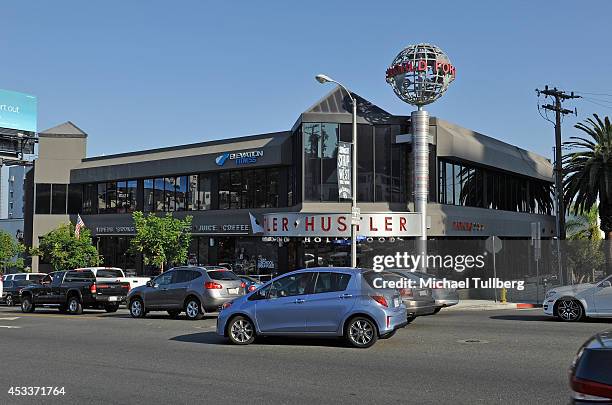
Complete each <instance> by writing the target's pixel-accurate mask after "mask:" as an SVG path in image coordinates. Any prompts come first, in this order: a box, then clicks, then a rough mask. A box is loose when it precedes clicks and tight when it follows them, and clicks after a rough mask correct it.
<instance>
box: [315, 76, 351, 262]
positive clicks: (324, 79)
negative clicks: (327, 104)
mask: <svg viewBox="0 0 612 405" xmlns="http://www.w3.org/2000/svg"><path fill="white" fill-rule="evenodd" d="M315 79H316V80H317V81H318V82H319V83H321V84H324V83H336V84H337V85H338V86H340V87H341V88H342V89H344V91H346V93H347V94H348V96H349V98H350V99H351V104H352V105H353V155H352V158H351V166H352V174H351V183H352V185H351V189H352V190H351V197H352V201H351V267H357V224H358V223H359V211H358V210H357V100H356V99H355V97H353V95H352V94H351V92H350V91H349V90H348V89H347V88H346V87H344V85H342V83H340V82H337V81H335V80H334V79H332V78H331V77H329V76H326V75H323V74H318V75H316V76H315Z"/></svg>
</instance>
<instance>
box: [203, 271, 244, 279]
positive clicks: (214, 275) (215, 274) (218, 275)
mask: <svg viewBox="0 0 612 405" xmlns="http://www.w3.org/2000/svg"><path fill="white" fill-rule="evenodd" d="M206 274H208V277H210V278H211V279H213V280H239V278H238V276H237V275H236V274H234V273H233V272H231V271H229V270H212V271H207V272H206Z"/></svg>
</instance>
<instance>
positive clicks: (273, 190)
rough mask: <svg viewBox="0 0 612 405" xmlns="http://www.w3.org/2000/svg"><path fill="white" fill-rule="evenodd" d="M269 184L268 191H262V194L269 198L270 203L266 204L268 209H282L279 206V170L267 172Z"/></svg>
mask: <svg viewBox="0 0 612 405" xmlns="http://www.w3.org/2000/svg"><path fill="white" fill-rule="evenodd" d="M267 172H268V173H267V176H266V178H267V179H268V184H267V189H263V188H262V189H261V192H262V194H264V195H267V196H268V201H267V203H266V207H272V208H276V207H280V204H279V191H278V178H279V174H280V172H279V169H268V170H267Z"/></svg>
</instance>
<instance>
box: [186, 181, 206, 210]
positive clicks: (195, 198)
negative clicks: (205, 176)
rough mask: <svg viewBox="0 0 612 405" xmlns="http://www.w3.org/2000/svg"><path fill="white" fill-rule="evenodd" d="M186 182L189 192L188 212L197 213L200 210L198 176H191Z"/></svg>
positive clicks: (200, 198)
mask: <svg viewBox="0 0 612 405" xmlns="http://www.w3.org/2000/svg"><path fill="white" fill-rule="evenodd" d="M188 182H189V186H188V189H189V192H188V198H187V199H188V208H187V209H189V210H192V211H197V210H199V209H200V201H201V200H202V197H201V196H200V193H199V191H198V175H197V174H192V175H191V176H189V177H188Z"/></svg>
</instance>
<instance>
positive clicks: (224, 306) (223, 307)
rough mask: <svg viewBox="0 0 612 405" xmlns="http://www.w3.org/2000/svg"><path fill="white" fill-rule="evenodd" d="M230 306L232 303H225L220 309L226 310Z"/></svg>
mask: <svg viewBox="0 0 612 405" xmlns="http://www.w3.org/2000/svg"><path fill="white" fill-rule="evenodd" d="M231 306H232V302H231V301H229V302H225V303H224V304H223V305H221V309H228V308H229V307H231Z"/></svg>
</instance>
